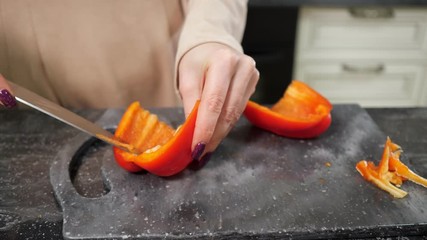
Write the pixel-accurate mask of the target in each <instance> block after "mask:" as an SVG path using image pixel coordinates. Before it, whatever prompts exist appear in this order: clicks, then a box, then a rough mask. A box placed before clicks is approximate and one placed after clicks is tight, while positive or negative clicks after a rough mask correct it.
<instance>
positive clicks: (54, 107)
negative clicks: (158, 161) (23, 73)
mask: <svg viewBox="0 0 427 240" xmlns="http://www.w3.org/2000/svg"><path fill="white" fill-rule="evenodd" d="M7 83H8V84H9V86H10V87H11V88H12V91H13V94H14V96H15V98H16V100H18V101H19V102H21V103H23V104H25V105H27V106H29V107H32V108H34V109H37V110H39V111H41V112H43V113H45V114H47V115H49V116H51V117H53V118H56V119H58V120H60V121H62V122H64V123H66V124H68V125H70V126H72V127H74V128H77V129H79V130H81V131H83V132H85V133H87V134H89V135H91V136H94V137H96V138H98V139H100V140H102V141H104V142H106V143H109V144H111V145H114V146H116V147H118V148H120V149H122V150H125V151H128V152H131V153H134V154H138V152H137V150H136V149H135V147H133V146H132V145H129V144H126V143H123V142H121V141H120V140H118V139H117V138H116V137H115V136H114V135H113V134H112V133H110V132H108V131H107V130H105V129H104V128H102V127H100V126H98V125H96V124H95V123H93V122H90V121H89V120H87V119H85V118H83V117H81V116H79V115H77V114H76V113H74V112H72V111H70V110H68V109H66V108H63V107H61V106H59V105H58V104H56V103H54V102H52V101H49V100H47V99H46V98H43V97H42V96H39V95H37V94H36V93H34V92H31V91H30V90H28V89H26V88H24V87H21V86H19V85H18V84H16V83H13V82H10V81H7Z"/></svg>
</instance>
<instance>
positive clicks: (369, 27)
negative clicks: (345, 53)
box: [298, 8, 427, 50]
mask: <svg viewBox="0 0 427 240" xmlns="http://www.w3.org/2000/svg"><path fill="white" fill-rule="evenodd" d="M353 10H354V11H353ZM426 29H427V9H425V8H421V9H405V8H403V9H402V8H398V9H390V8H359V9H347V8H303V9H302V10H301V13H300V20H299V30H300V32H299V37H298V38H299V39H300V40H301V41H300V42H299V44H300V46H299V47H300V49H301V50H326V49H329V50H330V49H341V50H342V49H363V50H381V49H382V50H384V49H394V50H420V49H426V42H427V41H426V39H427V34H426Z"/></svg>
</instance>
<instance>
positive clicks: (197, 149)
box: [191, 142, 206, 161]
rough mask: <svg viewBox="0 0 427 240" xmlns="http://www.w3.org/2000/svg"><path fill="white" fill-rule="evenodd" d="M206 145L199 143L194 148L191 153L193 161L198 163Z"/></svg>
mask: <svg viewBox="0 0 427 240" xmlns="http://www.w3.org/2000/svg"><path fill="white" fill-rule="evenodd" d="M205 147H206V143H204V142H199V143H198V144H196V147H195V148H194V150H193V152H192V153H191V157H192V158H193V160H196V161H199V158H200V156H202V154H203V151H205Z"/></svg>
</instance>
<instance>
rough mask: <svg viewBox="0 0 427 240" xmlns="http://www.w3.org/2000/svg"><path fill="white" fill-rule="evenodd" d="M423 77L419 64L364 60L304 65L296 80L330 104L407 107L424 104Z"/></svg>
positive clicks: (298, 70) (422, 70)
mask: <svg viewBox="0 0 427 240" xmlns="http://www.w3.org/2000/svg"><path fill="white" fill-rule="evenodd" d="M424 74H425V73H424V68H423V66H421V65H397V64H382V63H375V62H371V63H370V62H369V61H365V62H353V63H309V64H303V65H301V67H299V69H297V72H296V74H295V78H296V79H301V80H302V81H304V82H307V83H308V84H309V85H310V86H312V87H313V88H314V89H316V90H317V91H319V92H320V93H322V94H323V95H324V96H326V97H327V98H328V99H329V100H330V101H331V102H333V103H358V104H360V105H362V106H366V107H378V106H382V107H385V106H390V107H391V106H394V107H396V106H401V107H408V106H418V105H422V104H423V103H422V102H420V99H421V98H422V95H421V94H422V93H423V91H424V90H423V89H424V88H425V86H424V85H425V83H424V81H423V79H424Z"/></svg>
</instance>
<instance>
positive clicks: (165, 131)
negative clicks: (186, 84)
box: [113, 101, 199, 176]
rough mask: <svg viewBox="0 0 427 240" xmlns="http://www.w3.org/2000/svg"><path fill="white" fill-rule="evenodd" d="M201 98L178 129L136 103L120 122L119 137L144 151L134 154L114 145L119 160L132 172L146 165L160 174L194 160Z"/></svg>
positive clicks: (163, 174) (117, 131)
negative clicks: (194, 143)
mask: <svg viewBox="0 0 427 240" xmlns="http://www.w3.org/2000/svg"><path fill="white" fill-rule="evenodd" d="M198 107H199V101H197V102H196V104H195V105H194V107H193V110H192V112H191V113H190V115H189V116H188V118H187V119H186V120H185V122H184V124H183V125H182V126H180V127H179V128H178V129H177V130H176V131H175V130H174V129H172V128H171V127H170V126H168V125H167V124H166V123H163V122H161V121H159V119H158V118H157V116H156V115H154V114H151V113H150V112H148V111H147V110H144V109H143V108H141V106H140V104H139V103H138V102H134V103H132V104H131V105H130V106H129V107H128V108H127V110H126V112H125V113H124V114H123V117H122V119H121V120H120V122H119V125H118V126H117V129H116V132H115V137H116V138H117V139H119V140H120V141H122V142H124V143H127V144H130V145H132V146H134V147H135V149H136V150H137V151H138V152H140V154H134V153H131V152H127V151H124V150H122V149H120V148H117V147H113V151H114V156H115V159H116V162H117V163H118V164H119V165H120V166H121V167H123V168H124V169H126V170H128V171H130V172H138V171H141V170H142V169H144V170H146V171H148V172H150V173H152V174H155V175H158V176H171V175H174V174H177V173H179V172H180V171H182V170H183V169H185V168H186V167H187V165H188V164H189V163H190V162H191V161H192V157H191V144H192V140H193V133H194V127H195V124H196V119H197V111H198Z"/></svg>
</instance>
